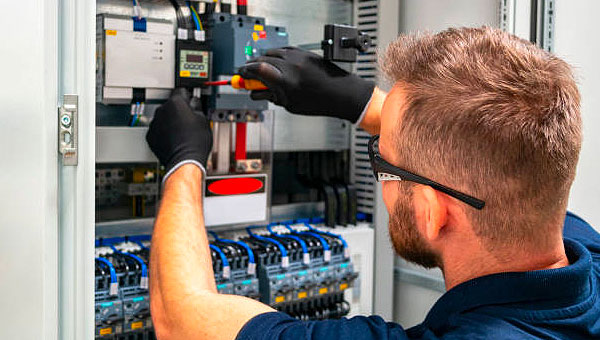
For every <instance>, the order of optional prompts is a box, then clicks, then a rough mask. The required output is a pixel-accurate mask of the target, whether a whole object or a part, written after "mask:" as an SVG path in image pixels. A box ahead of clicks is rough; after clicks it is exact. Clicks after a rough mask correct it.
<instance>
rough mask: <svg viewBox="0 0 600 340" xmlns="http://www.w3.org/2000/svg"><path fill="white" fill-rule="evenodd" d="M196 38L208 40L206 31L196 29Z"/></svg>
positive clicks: (197, 39)
mask: <svg viewBox="0 0 600 340" xmlns="http://www.w3.org/2000/svg"><path fill="white" fill-rule="evenodd" d="M194 39H196V41H204V40H206V33H205V32H204V31H194Z"/></svg>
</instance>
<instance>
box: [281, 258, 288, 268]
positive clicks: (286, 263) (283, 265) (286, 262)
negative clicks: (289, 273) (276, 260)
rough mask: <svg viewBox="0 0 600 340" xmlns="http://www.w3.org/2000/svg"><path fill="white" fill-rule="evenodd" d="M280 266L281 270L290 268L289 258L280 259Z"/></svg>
mask: <svg viewBox="0 0 600 340" xmlns="http://www.w3.org/2000/svg"><path fill="white" fill-rule="evenodd" d="M281 266H282V267H283V268H287V267H289V266H290V258H289V257H287V256H285V257H282V258H281Z"/></svg>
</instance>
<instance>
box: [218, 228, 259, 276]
mask: <svg viewBox="0 0 600 340" xmlns="http://www.w3.org/2000/svg"><path fill="white" fill-rule="evenodd" d="M209 233H210V234H211V235H212V237H213V238H214V239H215V241H217V242H223V243H229V244H237V245H239V246H242V247H244V248H245V249H246V251H247V252H248V274H250V275H253V274H254V273H256V260H255V259H254V252H253V251H252V249H251V248H250V246H249V245H247V244H246V243H244V242H242V241H234V240H228V239H224V238H220V237H219V235H217V233H215V232H214V231H209Z"/></svg>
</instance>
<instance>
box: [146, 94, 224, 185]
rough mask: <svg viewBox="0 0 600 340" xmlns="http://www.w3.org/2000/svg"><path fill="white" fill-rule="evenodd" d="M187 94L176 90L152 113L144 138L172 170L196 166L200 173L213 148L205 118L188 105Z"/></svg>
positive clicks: (168, 168) (161, 161) (167, 167)
mask: <svg viewBox="0 0 600 340" xmlns="http://www.w3.org/2000/svg"><path fill="white" fill-rule="evenodd" d="M189 102H190V95H189V93H188V91H187V90H185V89H176V90H174V91H173V93H172V94H171V98H169V100H168V101H167V102H166V103H164V104H163V105H161V106H160V107H159V108H158V109H156V112H155V114H154V119H153V120H152V122H151V123H150V128H149V129H148V133H147V134H146V141H147V142H148V145H149V146H150V149H152V152H154V154H155V155H156V157H157V158H158V159H159V161H160V163H161V164H163V165H164V166H165V167H166V170H167V174H166V176H165V177H164V179H163V183H164V181H166V179H167V177H168V176H169V175H170V174H171V173H173V172H174V171H175V170H176V169H177V168H179V167H180V166H182V165H183V164H188V163H193V164H196V165H198V166H199V167H200V168H201V169H202V170H203V172H204V171H205V168H206V162H207V160H208V155H209V154H210V150H211V148H212V142H213V138H212V131H211V129H210V124H209V122H208V119H207V118H206V117H205V116H204V115H203V114H196V113H194V110H193V109H192V108H191V107H190V104H189Z"/></svg>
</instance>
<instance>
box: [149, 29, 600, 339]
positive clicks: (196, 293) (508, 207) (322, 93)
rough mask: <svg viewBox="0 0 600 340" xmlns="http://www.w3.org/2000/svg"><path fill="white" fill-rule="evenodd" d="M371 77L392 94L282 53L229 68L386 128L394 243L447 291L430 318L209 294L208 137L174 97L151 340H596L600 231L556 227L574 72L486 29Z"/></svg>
mask: <svg viewBox="0 0 600 340" xmlns="http://www.w3.org/2000/svg"><path fill="white" fill-rule="evenodd" d="M381 67H382V69H383V71H384V72H385V73H386V74H387V76H388V77H389V78H390V79H391V80H392V81H393V82H394V84H395V85H394V87H393V89H392V90H391V91H390V93H389V94H386V93H384V92H383V91H381V90H379V89H377V88H375V86H374V85H373V84H372V83H370V82H367V81H364V80H362V79H360V78H358V77H356V76H353V75H350V74H348V73H346V72H344V71H342V70H341V69H339V68H337V67H335V66H334V65H333V64H330V63H328V62H326V61H324V60H323V59H321V58H320V57H318V56H316V55H314V54H311V53H308V52H304V51H301V50H298V49H293V48H286V49H278V50H273V51H269V52H268V53H267V56H265V57H261V58H258V60H256V61H255V62H253V63H251V64H248V65H247V66H245V67H243V68H242V69H241V70H240V72H241V74H242V76H245V77H247V78H256V79H259V80H261V81H263V82H264V83H265V84H266V85H267V86H268V88H269V90H267V91H259V92H253V93H252V97H253V98H255V99H268V100H270V101H272V102H274V103H276V104H279V105H283V106H284V107H286V108H287V109H288V110H289V111H291V112H294V113H298V114H321V115H330V116H335V117H339V118H343V119H347V120H349V121H351V122H355V123H358V124H360V126H361V127H362V128H364V129H365V130H367V131H369V132H370V133H372V134H377V133H380V134H381V137H380V138H379V140H377V139H378V138H377V137H374V138H373V139H372V140H371V143H370V145H369V149H370V150H369V151H370V157H371V162H372V165H373V168H374V170H375V175H376V177H377V178H378V179H379V180H382V181H383V196H384V201H385V204H386V206H387V208H388V212H389V215H390V223H389V231H390V235H391V240H392V243H393V245H394V247H395V249H396V251H397V253H398V254H399V255H400V256H402V257H404V258H405V259H407V260H409V261H412V262H415V263H417V264H420V265H422V266H424V267H427V268H430V267H440V268H441V269H442V271H443V273H444V278H445V282H446V288H447V289H448V292H447V293H446V294H444V295H443V296H442V297H441V298H440V300H439V301H438V302H437V303H436V304H435V305H434V307H433V308H432V310H431V311H430V312H429V314H428V315H427V318H426V319H425V320H424V322H423V323H422V324H420V325H418V326H416V327H413V328H410V329H407V330H404V329H403V328H402V327H401V326H400V325H396V324H392V323H385V322H384V321H383V320H382V319H381V318H379V317H376V316H373V317H355V318H351V319H341V320H330V321H318V322H302V321H297V320H294V319H292V318H290V317H288V316H286V315H285V314H282V313H276V312H274V310H273V309H272V308H271V307H269V306H266V305H263V304H261V303H259V302H256V301H254V300H251V299H247V298H244V297H239V296H231V295H219V294H217V291H216V289H215V282H214V280H213V272H212V268H211V263H210V253H209V248H208V242H207V237H206V232H205V229H204V225H203V218H202V191H201V187H202V179H203V176H204V170H203V169H204V168H203V167H204V165H205V164H206V159H207V157H208V153H209V151H210V148H211V140H212V137H211V132H210V129H209V125H208V123H207V121H206V119H205V118H204V117H202V116H197V115H194V114H193V113H192V111H191V109H190V108H189V106H188V104H187V99H186V98H185V97H184V96H183V95H181V94H177V93H176V94H175V95H174V96H173V97H172V98H171V99H170V101H169V102H167V103H166V104H165V105H164V106H163V107H161V108H160V109H159V110H158V111H157V113H156V117H155V119H154V121H153V123H152V125H151V126H150V130H149V133H148V142H149V143H150V146H151V148H152V149H153V150H154V152H155V153H156V154H157V156H158V157H159V159H160V160H161V162H162V163H163V164H165V165H166V167H167V168H168V169H169V172H168V174H167V177H166V179H165V182H164V196H163V201H162V204H161V207H160V212H159V214H158V218H157V220H156V225H155V229H154V235H153V238H152V254H151V272H152V273H151V274H152V275H151V294H152V296H151V301H152V316H153V320H154V324H155V327H156V331H157V335H158V337H159V338H160V339H234V338H236V337H237V338H239V339H437V338H444V339H449V338H461V339H462V338H468V339H484V338H485V339H489V338H518V339H539V338H544V339H589V338H598V337H600V321H599V320H600V318H599V316H600V299H598V291H599V288H600V287H599V284H598V279H599V273H600V265H599V263H600V235H599V234H597V233H596V232H595V231H594V230H593V229H592V228H591V227H590V226H589V225H588V224H587V223H585V222H584V221H583V220H581V219H579V218H578V217H576V216H574V215H571V214H567V217H566V219H565V214H566V206H567V200H568V194H569V188H570V186H571V183H572V181H573V178H574V176H575V167H576V164H577V160H578V156H579V149H580V144H581V122H580V113H579V93H578V90H577V86H576V84H575V82H574V80H573V76H572V72H571V69H570V67H569V66H568V65H567V64H566V63H565V62H564V61H562V60H560V59H558V58H556V57H554V56H552V55H551V54H548V53H546V52H544V51H542V50H540V49H538V48H537V47H535V46H533V45H531V44H529V43H528V42H526V41H523V40H520V39H518V38H516V37H514V36H510V35H508V34H506V33H503V32H501V31H498V30H494V29H490V28H479V29H472V28H462V29H450V30H447V31H444V32H441V33H439V34H436V35H423V36H420V37H415V36H405V37H400V38H399V39H398V40H397V41H396V42H394V43H392V44H391V45H390V47H389V48H388V50H387V52H386V53H385V55H384V56H383V58H382V60H381ZM400 179H403V180H402V181H400ZM563 225H564V235H563ZM563 236H564V237H563ZM399 308H409V309H410V308H411V306H399Z"/></svg>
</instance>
